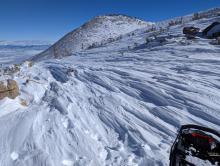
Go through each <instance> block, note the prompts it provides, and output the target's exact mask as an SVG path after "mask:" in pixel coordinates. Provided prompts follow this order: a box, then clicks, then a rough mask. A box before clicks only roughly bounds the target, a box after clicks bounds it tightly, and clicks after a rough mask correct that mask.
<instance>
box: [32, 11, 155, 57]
mask: <svg viewBox="0 0 220 166" xmlns="http://www.w3.org/2000/svg"><path fill="white" fill-rule="evenodd" d="M152 24H153V23H151V22H145V21H142V20H140V19H137V18H135V17H130V16H126V15H122V14H108V15H102V16H97V17H95V18H93V19H91V20H90V21H88V22H86V23H85V24H83V25H82V26H81V27H79V28H77V29H75V30H73V31H72V32H70V33H68V34H67V35H65V36H64V37H63V38H62V39H60V40H59V41H58V42H56V43H55V44H54V45H53V46H51V47H50V48H49V49H48V50H46V51H44V52H42V53H41V54H39V55H37V56H35V57H34V58H33V60H40V59H47V58H62V57H65V56H69V55H71V54H73V53H76V52H80V51H82V50H85V49H88V48H91V47H93V46H95V45H97V44H98V45H101V44H102V43H103V42H106V41H107V40H108V39H111V40H114V39H116V38H117V37H119V36H121V35H124V34H126V33H130V32H132V31H134V30H136V29H140V28H144V27H148V26H151V25H152Z"/></svg>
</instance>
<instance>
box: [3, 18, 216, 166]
mask: <svg viewBox="0 0 220 166" xmlns="http://www.w3.org/2000/svg"><path fill="white" fill-rule="evenodd" d="M219 19H220V16H210V17H209V18H203V19H199V20H197V21H190V22H187V23H185V24H184V25H176V26H171V27H170V28H169V29H168V28H167V30H165V31H163V32H161V33H156V32H149V33H147V32H146V28H144V29H141V30H136V31H135V32H134V35H124V36H123V37H122V39H119V40H117V41H115V42H111V43H109V44H106V45H103V46H101V47H97V48H94V49H90V50H86V51H83V52H78V53H74V54H73V55H72V56H69V57H65V58H63V59H48V60H42V61H39V62H36V63H35V64H34V65H33V66H32V67H28V64H27V62H26V63H23V64H22V65H21V70H20V72H18V73H15V74H14V75H13V76H1V79H5V78H13V79H15V80H16V81H17V82H18V83H19V86H20V96H18V97H17V98H16V99H15V100H12V99H8V98H6V99H3V100H1V101H0V165H1V166H167V165H168V164H169V152H170V147H171V145H172V143H173V142H174V139H175V137H176V134H177V131H178V129H179V127H180V126H181V125H183V124H189V123H190V124H199V125H203V126H208V127H210V128H213V129H216V130H219V127H220V46H218V45H212V44H210V42H211V39H205V38H199V37H197V38H196V39H193V40H187V39H186V38H185V37H184V35H182V28H183V26H186V25H195V26H198V27H201V28H205V27H206V26H208V25H209V24H210V23H212V22H214V21H217V20H219ZM151 35H154V38H152V40H151V41H149V42H148V44H146V38H147V37H149V36H151ZM155 37H156V38H155ZM149 38H150V37H149ZM15 59H16V58H15ZM14 63H16V61H15V62H14ZM27 80H28V81H27ZM24 100H25V101H26V103H27V106H25V105H21V101H24Z"/></svg>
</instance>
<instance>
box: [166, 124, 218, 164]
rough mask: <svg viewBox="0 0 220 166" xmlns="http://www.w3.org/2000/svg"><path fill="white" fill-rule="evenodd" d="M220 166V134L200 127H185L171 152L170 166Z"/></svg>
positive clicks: (182, 128)
mask: <svg viewBox="0 0 220 166" xmlns="http://www.w3.org/2000/svg"><path fill="white" fill-rule="evenodd" d="M200 165H217V166H220V133H219V132H217V131H215V130H213V129H210V128H206V127H202V126H198V125H183V126H182V127H181V128H180V130H179V133H178V135H177V137H176V140H175V141H174V143H173V145H172V147H171V152H170V166H200Z"/></svg>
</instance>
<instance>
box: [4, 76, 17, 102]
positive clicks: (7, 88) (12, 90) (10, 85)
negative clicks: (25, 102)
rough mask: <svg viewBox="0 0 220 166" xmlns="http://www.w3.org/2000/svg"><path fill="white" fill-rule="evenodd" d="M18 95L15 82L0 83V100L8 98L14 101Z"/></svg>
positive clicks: (9, 80)
mask: <svg viewBox="0 0 220 166" xmlns="http://www.w3.org/2000/svg"><path fill="white" fill-rule="evenodd" d="M18 95H19V87H18V84H17V82H16V81H15V80H11V79H8V80H7V81H0V100H2V99H4V98H5V97H8V98H10V99H15V98H16V97H17V96H18Z"/></svg>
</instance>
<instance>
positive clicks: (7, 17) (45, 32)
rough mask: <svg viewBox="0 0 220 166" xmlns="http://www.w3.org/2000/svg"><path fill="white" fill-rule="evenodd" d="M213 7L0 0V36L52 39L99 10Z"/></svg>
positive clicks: (166, 13) (152, 16)
mask: <svg viewBox="0 0 220 166" xmlns="http://www.w3.org/2000/svg"><path fill="white" fill-rule="evenodd" d="M213 7H220V0H0V40H25V39H26V40H32V39H33V40H51V41H55V40H57V39H59V38H60V37H62V36H63V35H65V34H66V33H67V32H69V31H71V30H73V29H74V28H77V27H79V26H80V25H81V24H83V23H84V22H86V21H87V20H89V19H91V18H93V17H95V16H97V15H103V14H110V13H120V14H126V15H130V16H136V17H138V18H141V19H143V20H146V21H148V20H149V21H160V20H164V19H169V18H172V17H176V16H181V15H185V14H189V13H193V12H196V11H201V10H205V9H209V8H213Z"/></svg>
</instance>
